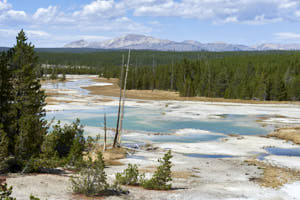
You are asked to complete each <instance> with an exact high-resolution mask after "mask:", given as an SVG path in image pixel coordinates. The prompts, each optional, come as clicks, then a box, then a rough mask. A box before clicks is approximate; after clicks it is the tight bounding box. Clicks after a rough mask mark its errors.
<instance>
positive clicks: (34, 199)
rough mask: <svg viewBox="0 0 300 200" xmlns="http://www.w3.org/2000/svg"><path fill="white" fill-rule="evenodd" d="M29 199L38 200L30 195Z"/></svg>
mask: <svg viewBox="0 0 300 200" xmlns="http://www.w3.org/2000/svg"><path fill="white" fill-rule="evenodd" d="M29 199H30V200H40V199H39V198H37V197H35V196H33V195H32V194H31V195H30V197H29Z"/></svg>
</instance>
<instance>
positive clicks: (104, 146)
mask: <svg viewBox="0 0 300 200" xmlns="http://www.w3.org/2000/svg"><path fill="white" fill-rule="evenodd" d="M105 150H106V113H104V144H103V152H104V151H105Z"/></svg>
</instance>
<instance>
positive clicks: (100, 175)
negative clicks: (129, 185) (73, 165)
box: [71, 152, 128, 196]
mask: <svg viewBox="0 0 300 200" xmlns="http://www.w3.org/2000/svg"><path fill="white" fill-rule="evenodd" d="M80 166H81V169H80V171H79V174H78V175H79V176H78V177H74V178H71V183H72V190H73V192H74V193H77V194H84V195H86V196H98V195H121V194H127V193H128V191H124V190H123V189H122V188H121V187H120V186H119V185H118V183H115V184H114V185H109V184H108V183H107V175H106V173H105V171H104V168H105V164H104V160H103V157H102V153H101V152H100V153H99V154H98V159H97V160H96V161H94V162H93V161H92V158H90V157H89V158H88V160H87V161H84V162H82V163H81V165H80Z"/></svg>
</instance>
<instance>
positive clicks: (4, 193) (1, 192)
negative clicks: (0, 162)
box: [0, 183, 16, 200]
mask: <svg viewBox="0 0 300 200" xmlns="http://www.w3.org/2000/svg"><path fill="white" fill-rule="evenodd" d="M11 193H12V187H11V186H10V187H8V186H7V184H6V183H5V184H0V199H1V200H16V199H15V198H13V197H11V196H10V195H11Z"/></svg>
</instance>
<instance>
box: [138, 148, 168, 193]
mask: <svg viewBox="0 0 300 200" xmlns="http://www.w3.org/2000/svg"><path fill="white" fill-rule="evenodd" d="M172 157H173V156H172V154H171V150H169V151H168V152H167V153H166V154H165V155H164V157H163V158H162V159H159V160H158V162H159V163H160V165H159V166H158V167H157V169H156V171H155V172H154V175H153V176H152V178H151V179H149V180H144V181H143V183H142V186H143V187H144V188H146V189H153V190H170V189H171V187H172V185H171V183H169V182H170V181H172V177H171V167H172V163H171V161H170V160H171V158H172Z"/></svg>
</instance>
